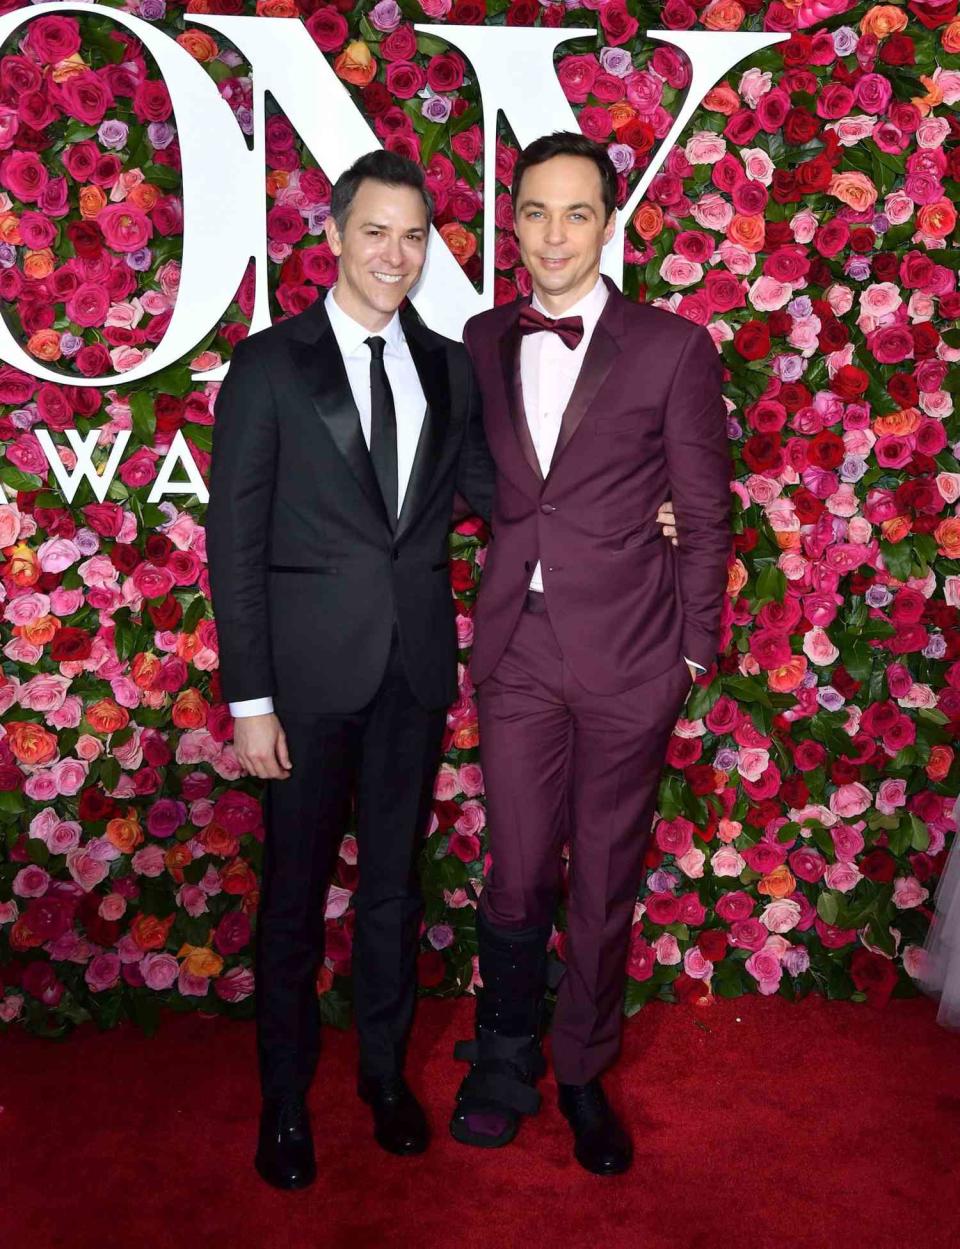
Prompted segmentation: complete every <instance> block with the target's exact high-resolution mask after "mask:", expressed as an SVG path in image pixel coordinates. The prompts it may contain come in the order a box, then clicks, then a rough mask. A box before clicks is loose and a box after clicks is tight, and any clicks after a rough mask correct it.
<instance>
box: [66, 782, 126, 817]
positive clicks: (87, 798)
mask: <svg viewBox="0 0 960 1249" xmlns="http://www.w3.org/2000/svg"><path fill="white" fill-rule="evenodd" d="M119 811H120V808H119V806H118V805H117V803H116V802H114V800H113V799H112V798H110V797H108V796H107V795H106V794H105V793H104V792H103V790H102V789H95V788H93V787H90V788H87V789H84V790H81V792H80V801H79V803H78V804H77V815H78V816H79V817H80V819H81V820H83V821H91V822H96V821H99V820H112V819H114V817H115V816H116V815H117V814H118V813H119Z"/></svg>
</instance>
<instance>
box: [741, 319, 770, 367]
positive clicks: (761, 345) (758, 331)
mask: <svg viewBox="0 0 960 1249" xmlns="http://www.w3.org/2000/svg"><path fill="white" fill-rule="evenodd" d="M733 345H734V347H735V348H736V350H737V352H738V353H739V354H740V355H741V356H742V357H743V358H744V360H762V359H763V358H764V356H766V355H768V354H769V351H770V331H769V329H768V328H767V325H766V323H765V322H763V321H745V322H744V323H743V325H741V326H740V328H739V329H738V330H737V331H736V333H735V334H734V336H733Z"/></svg>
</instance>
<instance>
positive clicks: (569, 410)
mask: <svg viewBox="0 0 960 1249" xmlns="http://www.w3.org/2000/svg"><path fill="white" fill-rule="evenodd" d="M604 311H606V310H604ZM605 319H606V318H605V317H604V316H601V317H600V320H599V321H598V322H597V325H596V328H595V329H594V331H593V334H592V336H591V338H590V345H589V346H588V347H587V353H586V355H585V356H584V358H583V364H582V365H581V367H580V376H579V377H578V378H577V381H576V384H575V386H574V388H573V392H572V394H571V395H570V399H569V402H568V403H567V406H566V408H564V411H563V417H562V418H561V421H560V433H559V436H558V437H557V445H556V448H555V450H554V452H553V459H552V460H551V461H550V472H551V473H552V472H553V470H554V468H556V465H557V461H558V460H560V458H561V457H562V455H563V452H564V450H565V449H566V447H567V445H568V444H569V442H570V439H571V438H572V437H573V435H574V434H575V433H576V432H577V429H578V428H579V426H580V422H581V421H582V420H583V418H584V415H585V414H586V411H587V408H589V406H590V404H591V403H592V402H593V400H594V399H595V398H596V396H597V394H598V392H599V390H600V387H601V386H602V385H603V383H604V382H605V381H606V380H607V375H608V374H609V372H610V370H611V369H612V368H613V366H614V365H615V364H616V362H617V358H618V357H619V355H620V344H619V343H618V342H617V339H616V338H615V337H614V336H613V335H612V334H611V333H610V332H609V330H608V328H607V327H606V326H605V325H604V320H605ZM548 476H549V474H548Z"/></svg>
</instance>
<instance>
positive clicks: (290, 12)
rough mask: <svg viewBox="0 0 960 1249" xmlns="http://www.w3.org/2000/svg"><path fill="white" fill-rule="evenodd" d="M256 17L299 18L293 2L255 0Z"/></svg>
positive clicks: (286, 0)
mask: <svg viewBox="0 0 960 1249" xmlns="http://www.w3.org/2000/svg"><path fill="white" fill-rule="evenodd" d="M257 16H258V17H299V16H300V10H299V9H298V8H297V6H296V4H295V2H294V0H257Z"/></svg>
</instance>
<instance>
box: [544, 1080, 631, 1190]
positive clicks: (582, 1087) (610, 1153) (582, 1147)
mask: <svg viewBox="0 0 960 1249" xmlns="http://www.w3.org/2000/svg"><path fill="white" fill-rule="evenodd" d="M557 1094H558V1098H557V1100H558V1104H559V1106H560V1110H561V1112H562V1114H563V1115H564V1117H565V1118H566V1120H567V1122H568V1123H569V1124H570V1126H571V1128H573V1142H574V1143H573V1154H574V1157H575V1158H576V1160H577V1162H579V1163H580V1165H581V1166H582V1167H584V1168H585V1170H587V1171H592V1172H593V1174H594V1175H620V1174H621V1172H623V1171H626V1169H627V1168H628V1167H629V1166H630V1163H631V1162H632V1160H633V1146H632V1144H631V1143H630V1137H629V1136H627V1134H626V1132H625V1131H624V1129H623V1125H622V1124H621V1123H620V1120H619V1119H618V1118H617V1116H616V1114H614V1112H613V1109H612V1108H611V1106H610V1103H609V1102H608V1101H607V1099H606V1096H605V1094H604V1092H603V1088H602V1086H601V1084H600V1081H599V1080H591V1081H590V1082H589V1083H588V1084H558V1085H557Z"/></svg>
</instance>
